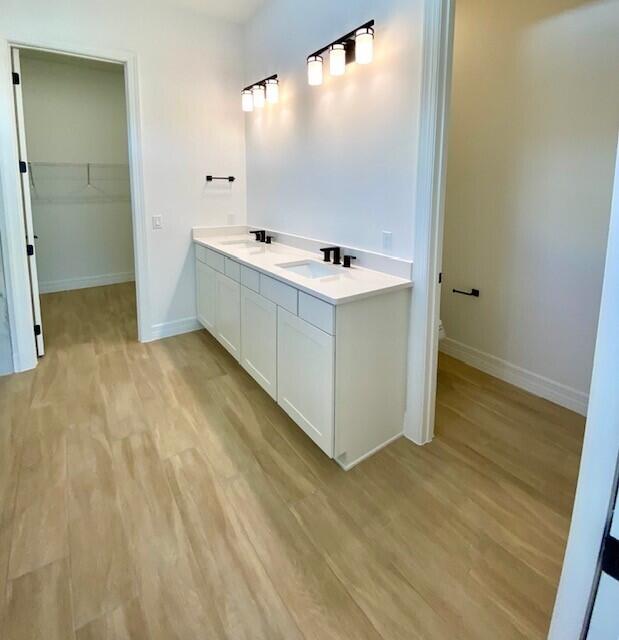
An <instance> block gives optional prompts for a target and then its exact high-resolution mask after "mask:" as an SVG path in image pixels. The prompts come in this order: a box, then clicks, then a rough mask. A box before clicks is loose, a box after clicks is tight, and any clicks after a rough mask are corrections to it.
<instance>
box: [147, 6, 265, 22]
mask: <svg viewBox="0 0 619 640" xmlns="http://www.w3.org/2000/svg"><path fill="white" fill-rule="evenodd" d="M158 1H159V2H161V3H162V4H174V5H176V6H182V7H186V8H188V9H192V10H193V11H198V12H200V13H204V14H207V15H210V16H214V17H217V18H223V19H224V20H230V21H231V22H238V23H242V22H245V21H246V20H249V18H251V17H252V16H253V15H254V13H255V12H256V11H257V10H258V8H259V7H260V6H262V5H263V4H264V3H265V0H158Z"/></svg>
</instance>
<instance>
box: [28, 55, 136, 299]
mask: <svg viewBox="0 0 619 640" xmlns="http://www.w3.org/2000/svg"><path fill="white" fill-rule="evenodd" d="M21 84H22V92H23V93H22V95H23V104H24V117H25V121H26V139H27V147H28V160H29V161H30V162H31V163H32V167H31V174H30V175H31V180H32V184H34V187H31V192H32V215H33V223H34V230H35V233H36V235H37V236H38V240H37V243H36V246H37V272H38V277H39V287H40V290H41V291H42V292H46V291H63V290H67V289H74V288H80V287H84V286H89V285H90V286H96V285H100V284H111V283H113V282H125V281H127V280H132V279H133V272H134V264H133V239H132V226H131V204H130V198H129V170H128V164H127V163H128V153H127V113H126V104H125V81H124V74H123V67H122V65H113V64H106V63H100V62H92V61H87V60H84V59H82V58H75V57H69V56H57V55H53V54H43V55H42V54H40V53H38V52H36V53H32V52H29V51H28V50H23V51H22V54H21ZM40 163H46V164H44V165H41V164H40ZM47 163H51V164H53V165H54V166H47ZM67 163H70V164H69V165H68V166H66V165H67ZM87 163H90V164H92V165H94V166H92V167H91V172H90V173H91V184H92V186H87V173H88V171H87ZM101 164H113V165H115V166H113V167H102V166H99V165H101Z"/></svg>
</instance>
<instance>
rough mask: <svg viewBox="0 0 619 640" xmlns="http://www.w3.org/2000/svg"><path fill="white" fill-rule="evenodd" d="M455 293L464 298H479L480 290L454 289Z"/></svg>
mask: <svg viewBox="0 0 619 640" xmlns="http://www.w3.org/2000/svg"><path fill="white" fill-rule="evenodd" d="M452 291H453V292H454V293H459V294H461V295H463V296H473V297H474V298H479V289H471V290H470V291H462V290H461V289H452Z"/></svg>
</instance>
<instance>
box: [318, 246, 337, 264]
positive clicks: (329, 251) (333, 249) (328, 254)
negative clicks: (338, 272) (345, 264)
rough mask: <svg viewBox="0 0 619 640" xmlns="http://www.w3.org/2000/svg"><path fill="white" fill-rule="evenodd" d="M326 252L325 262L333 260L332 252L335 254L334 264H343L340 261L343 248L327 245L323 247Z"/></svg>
mask: <svg viewBox="0 0 619 640" xmlns="http://www.w3.org/2000/svg"><path fill="white" fill-rule="evenodd" d="M321 251H322V252H323V253H324V256H325V257H324V260H323V261H324V262H331V254H333V264H342V263H341V261H340V252H341V249H340V248H339V247H325V248H324V249H321Z"/></svg>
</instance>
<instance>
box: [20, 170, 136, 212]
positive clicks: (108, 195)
mask: <svg viewBox="0 0 619 640" xmlns="http://www.w3.org/2000/svg"><path fill="white" fill-rule="evenodd" d="M28 173H29V178H30V193H31V197H32V203H33V204H65V205H70V204H96V203H114V202H129V201H130V199H131V191H130V183H129V165H128V164H111V163H99V162H81V163H71V162H29V163H28Z"/></svg>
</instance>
